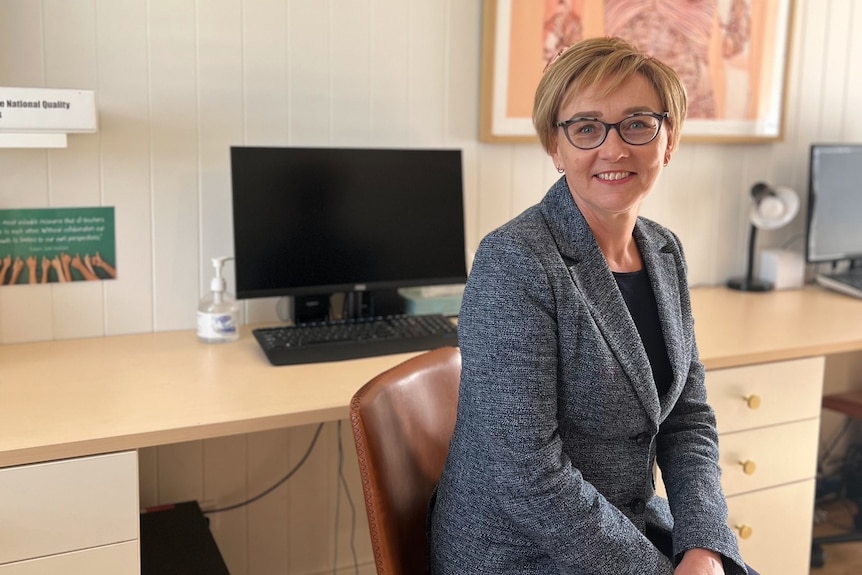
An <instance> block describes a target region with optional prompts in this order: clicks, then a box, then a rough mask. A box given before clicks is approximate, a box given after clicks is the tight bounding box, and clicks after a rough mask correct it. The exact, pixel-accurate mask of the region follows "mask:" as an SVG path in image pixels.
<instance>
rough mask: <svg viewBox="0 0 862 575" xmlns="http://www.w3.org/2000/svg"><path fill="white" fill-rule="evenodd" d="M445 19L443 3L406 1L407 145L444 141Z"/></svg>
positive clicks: (445, 93) (446, 38) (427, 144)
mask: <svg viewBox="0 0 862 575" xmlns="http://www.w3.org/2000/svg"><path fill="white" fill-rule="evenodd" d="M446 18H447V9H446V2H443V1H439V0H438V1H437V2H427V1H425V0H410V15H409V21H408V28H409V30H410V37H409V38H408V44H407V53H408V54H409V63H408V72H407V77H408V79H409V86H410V88H409V90H408V105H409V116H408V123H409V133H410V141H409V144H410V145H411V146H429V147H434V146H439V145H440V143H441V142H444V141H445V136H444V131H445V129H446V127H447V124H448V122H447V121H446V119H445V114H446V110H447V108H448V106H447V102H446V95H447V92H448V86H447V81H448V79H447V78H446V62H447V59H448V55H449V54H448V48H449V44H448V31H447V30H446V26H445V22H446Z"/></svg>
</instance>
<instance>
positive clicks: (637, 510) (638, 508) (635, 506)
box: [629, 497, 646, 515]
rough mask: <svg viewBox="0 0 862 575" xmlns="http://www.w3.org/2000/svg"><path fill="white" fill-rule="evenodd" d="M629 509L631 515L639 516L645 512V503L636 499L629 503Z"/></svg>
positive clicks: (638, 498)
mask: <svg viewBox="0 0 862 575" xmlns="http://www.w3.org/2000/svg"><path fill="white" fill-rule="evenodd" d="M629 509H631V510H632V513H634V514H635V515H640V514H641V513H643V512H644V511H646V501H644V500H643V499H641V498H640V497H636V498H634V499H632V500H631V501H630V502H629Z"/></svg>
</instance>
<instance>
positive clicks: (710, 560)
mask: <svg viewBox="0 0 862 575" xmlns="http://www.w3.org/2000/svg"><path fill="white" fill-rule="evenodd" d="M673 575H724V567H723V566H722V564H721V555H719V554H718V553H716V552H715V551H710V550H709V549H689V550H688V551H686V552H685V554H684V555H683V556H682V561H680V562H679V565H677V567H676V569H674V570H673Z"/></svg>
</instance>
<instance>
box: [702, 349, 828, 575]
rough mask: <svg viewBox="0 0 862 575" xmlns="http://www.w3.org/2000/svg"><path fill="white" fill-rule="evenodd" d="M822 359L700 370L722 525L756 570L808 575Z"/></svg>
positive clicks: (821, 384)
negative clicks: (715, 440) (713, 431)
mask: <svg viewBox="0 0 862 575" xmlns="http://www.w3.org/2000/svg"><path fill="white" fill-rule="evenodd" d="M824 363H825V360H824V358H823V357H813V358H806V359H798V360H792V361H781V362H773V363H764V364H759V365H752V366H746V367H736V368H729V369H720V370H714V371H708V372H707V373H706V387H707V393H708V396H709V401H710V404H711V405H712V406H713V408H714V409H715V417H716V420H717V423H718V431H719V451H720V463H721V470H722V478H721V483H722V488H723V490H724V493H725V495H726V496H727V506H728V523H729V524H730V525H731V527H733V528H734V529H735V530H736V533H737V537H738V538H739V548H740V551H741V552H742V557H743V558H744V559H745V561H746V562H747V563H748V564H750V565H751V566H752V567H754V568H755V569H757V570H758V571H759V572H760V573H780V574H781V575H808V573H809V572H810V567H809V554H810V551H811V528H812V514H813V512H814V477H815V473H816V468H817V442H818V436H819V433H820V431H819V430H820V397H821V393H822V387H823V369H824Z"/></svg>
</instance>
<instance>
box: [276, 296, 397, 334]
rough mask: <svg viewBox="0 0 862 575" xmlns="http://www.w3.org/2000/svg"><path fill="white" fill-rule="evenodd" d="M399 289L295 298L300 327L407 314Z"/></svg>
mask: <svg viewBox="0 0 862 575" xmlns="http://www.w3.org/2000/svg"><path fill="white" fill-rule="evenodd" d="M406 310H407V307H406V302H405V301H404V298H402V297H401V295H399V293H398V290H397V289H391V290H374V291H351V292H340V293H334V294H315V295H303V296H294V298H293V322H294V323H295V324H296V325H300V324H304V323H313V322H320V321H326V320H340V319H359V318H363V317H375V316H386V315H398V314H403V313H406Z"/></svg>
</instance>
